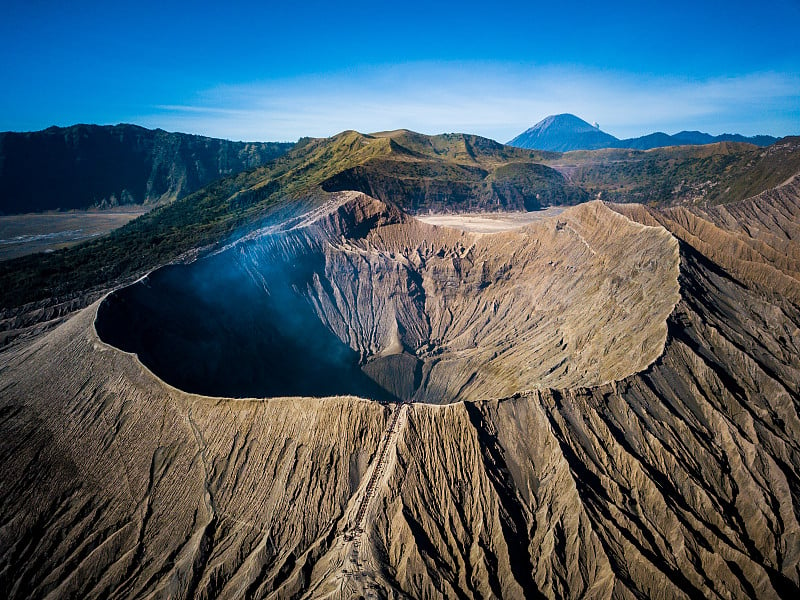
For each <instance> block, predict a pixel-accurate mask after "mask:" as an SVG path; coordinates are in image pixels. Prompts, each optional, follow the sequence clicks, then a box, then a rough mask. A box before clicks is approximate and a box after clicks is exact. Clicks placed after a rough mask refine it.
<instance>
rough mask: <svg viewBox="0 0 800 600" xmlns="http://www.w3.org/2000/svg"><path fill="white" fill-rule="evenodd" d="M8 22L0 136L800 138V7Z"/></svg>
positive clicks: (71, 16)
mask: <svg viewBox="0 0 800 600" xmlns="http://www.w3.org/2000/svg"><path fill="white" fill-rule="evenodd" d="M0 10H1V12H0V15H1V16H0V81H2V93H1V94H0V130H34V129H41V128H44V127H47V126H49V125H53V124H55V125H69V124H73V123H77V122H92V123H119V122H134V123H138V124H141V125H145V126H148V127H162V128H165V129H168V130H173V131H188V132H192V133H201V134H206V135H212V136H217V137H227V138H233V139H251V140H267V139H279V140H294V139H297V138H298V137H300V136H303V135H311V136H325V135H331V134H333V133H336V132H338V131H341V130H343V129H358V130H360V131H376V130H382V129H393V128H398V127H407V128H410V129H415V130H417V131H422V132H424V133H439V132H445V131H468V132H473V133H478V134H481V135H486V136H488V137H492V138H494V139H498V140H500V141H506V140H508V139H509V138H511V137H513V136H514V135H516V134H517V133H519V132H520V131H522V130H523V129H525V128H527V127H529V126H531V125H533V124H534V123H535V122H536V121H538V120H540V119H541V118H543V117H545V116H547V115H548V114H552V113H559V112H573V113H575V114H577V115H578V116H580V117H583V118H585V119H587V120H589V121H598V122H599V123H600V125H601V127H602V128H603V129H604V130H606V131H608V132H609V133H612V134H614V135H617V136H619V137H628V136H634V135H641V134H644V133H649V132H651V131H655V130H662V131H666V132H668V133H674V132H676V131H679V130H682V129H699V130H703V131H708V132H710V133H713V134H718V133H723V132H738V133H744V134H756V133H768V134H772V135H787V134H800V43H799V42H798V37H799V36H798V34H797V31H798V30H799V29H800V0H771V1H770V2H764V3H755V2H752V1H751V2H738V1H732V2H731V1H729V2H718V1H706V2H703V1H702V0H695V1H694V2H683V1H673V2H663V0H662V1H661V2H647V1H641V2H605V3H601V2H571V1H569V0H564V1H561V2H552V3H537V2H526V3H516V2H496V3H493V4H492V3H486V2H481V3H472V2H468V1H462V2H452V3H442V2H433V1H431V0H429V1H427V2H419V1H416V0H407V1H404V2H393V3H378V2H369V3H367V2H363V3H362V2H351V3H346V4H344V3H342V4H339V3H335V2H317V1H307V2H303V3H296V4H291V3H287V2H281V3H270V2H261V3H244V2H236V1H228V2H225V3H221V2H214V3H204V2H202V1H198V2H193V3H180V2H178V3H168V2H163V1H162V2H150V1H148V0H141V1H140V2H137V3H135V4H128V3H114V2H108V1H107V0H106V1H104V2H80V1H77V2H75V3H74V4H69V3H61V2H52V1H49V0H28V1H26V2H19V1H18V0H11V2H10V3H8V2H6V3H4V6H3V8H2V9H0Z"/></svg>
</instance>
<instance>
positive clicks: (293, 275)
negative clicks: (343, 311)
mask: <svg viewBox="0 0 800 600" xmlns="http://www.w3.org/2000/svg"><path fill="white" fill-rule="evenodd" d="M319 260H321V259H319ZM315 268H320V269H321V268H322V265H317V264H315V262H314V257H313V256H311V257H305V259H303V258H301V259H298V260H296V261H294V262H293V263H291V264H289V265H282V266H281V267H280V268H278V267H276V268H275V269H274V270H272V271H271V270H270V269H263V270H262V271H260V272H259V273H258V274H257V276H254V275H253V274H251V273H250V272H249V271H248V270H247V269H244V268H242V265H241V263H240V262H239V261H237V260H236V254H235V253H233V252H225V253H221V254H218V255H215V256H212V257H210V258H207V259H204V260H201V261H197V262H195V263H193V264H191V265H171V266H167V267H164V268H161V269H159V270H157V271H155V272H153V273H151V274H150V275H149V276H148V277H147V278H145V279H143V280H142V281H140V282H137V283H136V284H134V285H131V286H128V287H126V288H123V289H121V290H118V291H116V292H114V293H112V294H111V295H109V296H108V297H107V298H106V300H105V301H103V302H102V303H101V305H100V307H99V309H98V313H97V319H96V322H95V327H96V330H97V333H98V335H99V336H100V338H101V339H102V340H103V341H104V342H106V343H108V344H111V345H113V346H115V347H117V348H119V349H121V350H124V351H126V352H132V353H135V354H137V355H138V357H139V359H140V360H141V361H142V363H143V364H144V365H146V366H147V367H148V368H149V369H150V370H152V371H153V372H154V373H155V374H156V375H157V376H158V377H160V378H161V379H162V380H164V381H166V382H167V383H169V384H171V385H173V386H175V387H177V388H179V389H181V390H184V391H187V392H192V393H197V394H204V395H209V396H225V397H234V398H245V397H279V396H333V395H350V394H352V395H356V396H361V397H365V398H370V399H373V400H378V401H382V402H388V401H397V400H398V398H397V397H396V396H395V395H394V394H393V393H391V392H389V391H387V390H386V389H384V387H381V386H380V385H378V384H377V383H376V382H375V381H374V380H373V379H371V378H370V377H369V376H368V375H367V374H366V373H365V372H364V371H363V370H362V368H361V366H362V365H360V364H359V363H360V357H359V355H358V353H356V352H354V351H353V350H352V349H351V348H350V347H348V346H347V345H345V344H343V343H342V342H341V341H340V340H339V339H338V338H337V337H336V336H335V335H334V334H333V333H332V332H331V331H330V330H329V329H328V328H327V327H325V325H324V324H323V323H322V322H321V321H320V320H319V318H318V317H317V315H316V314H315V313H314V311H313V308H312V307H311V306H310V304H309V302H308V301H307V300H306V299H305V298H304V297H303V296H302V295H301V294H300V293H299V292H298V289H301V287H300V286H303V285H304V282H305V281H306V280H307V278H308V277H309V274H310V273H312V272H313V271H314V270H315Z"/></svg>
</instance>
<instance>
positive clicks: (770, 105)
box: [133, 63, 800, 141]
mask: <svg viewBox="0 0 800 600" xmlns="http://www.w3.org/2000/svg"><path fill="white" fill-rule="evenodd" d="M798 107H800V75H797V74H787V73H776V72H766V73H753V74H749V75H744V76H736V77H725V78H714V79H706V80H690V79H681V78H675V77H668V78H665V77H657V76H651V75H635V74H630V73H619V72H602V71H587V70H585V69H581V68H578V67H570V66H555V67H553V66H550V67H541V66H535V65H511V64H502V63H435V64H434V63H412V64H406V65H392V66H386V67H382V68H378V67H372V68H369V69H363V70H357V71H345V72H339V73H334V74H327V75H324V76H323V75H320V76H305V77H297V78H292V79H285V80H277V81H271V82H256V83H245V84H239V85H226V86H219V87H215V88H213V89H209V90H206V91H204V92H203V93H201V94H199V95H198V96H197V97H196V98H195V99H194V101H193V102H190V103H188V104H184V105H168V106H157V107H154V110H153V112H152V113H150V114H145V115H136V116H134V117H133V118H134V119H135V120H137V122H140V123H142V124H144V125H149V126H158V127H163V128H166V129H172V130H180V131H191V132H196V133H203V134H206V135H212V136H218V137H227V138H232V139H247V140H266V139H270V140H278V139H280V140H293V139H297V138H298V137H300V136H303V135H310V136H328V135H332V134H334V133H336V132H338V131H341V130H344V129H357V130H359V131H363V132H369V131H380V130H386V129H396V128H401V127H405V128H409V129H414V130H416V131H420V132H423V133H441V132H445V131H467V132H472V133H478V134H481V135H485V136H487V137H491V138H494V139H497V140H500V141H506V140H508V139H510V138H511V137H513V136H514V135H516V134H517V133H519V132H520V131H522V130H523V129H525V128H526V127H529V126H530V125H532V124H533V123H535V122H536V121H538V120H539V119H541V118H543V117H545V116H547V115H549V114H553V113H561V112H571V113H574V114H577V115H578V116H580V117H582V118H585V119H587V120H590V121H598V122H599V123H600V125H601V127H602V128H603V129H604V130H606V131H608V132H609V133H612V134H614V135H617V136H619V137H629V136H635V135H641V134H644V133H650V132H652V131H655V130H662V131H666V132H668V133H673V132H675V131H678V130H681V129H701V130H705V131H708V132H709V133H713V134H717V133H723V132H737V133H744V134H756V133H770V134H773V135H786V134H791V133H800V108H798Z"/></svg>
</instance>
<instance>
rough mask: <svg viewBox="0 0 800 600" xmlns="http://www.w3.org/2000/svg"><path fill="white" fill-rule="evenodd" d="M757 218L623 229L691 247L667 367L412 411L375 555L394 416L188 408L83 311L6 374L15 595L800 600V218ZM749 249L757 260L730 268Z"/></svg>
mask: <svg viewBox="0 0 800 600" xmlns="http://www.w3.org/2000/svg"><path fill="white" fill-rule="evenodd" d="M748 202H749V204H748ZM748 202H744V203H742V204H741V205H740V206H738V207H734V208H731V209H729V212H727V213H717V214H711V213H708V214H705V215H700V214H698V213H690V212H685V213H684V212H676V213H674V214H670V213H665V212H659V211H654V210H645V209H642V208H630V209H626V214H627V215H628V217H629V218H633V219H637V220H639V221H642V222H645V223H646V224H652V225H655V224H658V223H663V225H664V226H665V227H666V228H667V229H668V230H670V231H671V232H673V234H674V235H675V236H676V237H677V238H678V239H679V256H680V273H679V277H678V281H679V285H680V300H679V302H678V303H677V304H676V305H675V307H674V308H673V309H672V312H671V313H670V315H669V317H667V318H666V342H665V344H664V345H663V351H661V352H660V355H659V356H658V357H657V359H656V360H655V362H653V363H652V364H649V366H647V365H643V369H644V370H642V371H640V372H637V373H628V374H627V375H625V376H623V377H622V379H620V380H619V381H615V382H610V383H606V384H602V385H596V386H589V387H586V386H584V387H573V388H568V389H541V390H533V391H529V392H524V393H520V394H515V395H514V396H511V397H509V398H506V399H501V400H484V399H475V400H471V401H468V402H462V403H457V404H452V405H448V406H444V407H438V406H432V405H411V406H410V407H406V408H405V409H404V416H403V418H402V419H401V421H400V425H399V430H398V431H396V432H395V433H393V434H392V435H393V437H392V440H393V441H392V445H391V448H392V450H391V452H390V453H389V456H388V458H387V459H386V460H385V461H384V462H383V463H381V467H382V471H381V473H382V474H381V475H380V477H378V478H377V481H378V482H379V485H378V487H377V489H375V490H373V491H372V492H371V495H370V496H368V498H369V500H368V501H367V502H366V507H367V510H366V517H365V520H364V522H365V524H366V528H365V530H364V531H363V533H361V534H359V533H357V532H356V537H355V538H354V537H352V535H353V532H352V519H353V516H354V515H355V514H356V511H357V509H358V506H359V505H360V504H361V503H362V500H363V499H364V498H365V495H364V494H365V487H364V486H365V485H367V481H368V480H372V478H371V476H370V473H371V471H372V469H374V468H376V466H375V464H374V463H370V461H369V457H371V456H372V455H373V453H375V452H376V450H377V449H378V448H379V447H381V444H380V439H381V436H382V434H383V432H384V429H385V428H386V426H387V421H388V418H389V413H388V409H386V408H384V407H382V406H380V405H378V404H377V403H374V402H365V401H362V400H356V399H348V398H338V399H325V400H312V399H303V400H299V399H296V400H269V401H230V400H224V399H211V398H204V397H198V396H191V395H187V394H183V393H181V392H179V391H177V390H175V389H174V388H170V387H169V386H166V385H164V384H162V383H160V382H159V381H158V380H157V379H156V378H155V377H154V376H153V375H152V374H151V373H149V372H148V371H146V370H145V369H143V368H142V367H141V366H140V364H139V363H138V362H137V361H136V360H135V358H134V357H133V356H131V355H127V354H124V353H121V352H119V351H117V350H114V349H113V348H111V347H109V346H107V345H105V344H103V343H102V342H100V341H99V340H98V339H97V336H96V334H95V333H94V331H93V328H92V317H93V314H94V308H90V309H88V310H85V311H83V312H81V313H79V314H78V315H77V316H76V317H74V318H73V319H71V320H70V321H68V322H67V323H66V324H64V325H63V326H61V327H60V328H58V329H56V330H54V331H53V332H51V333H50V334H48V335H47V336H45V337H41V338H39V339H38V340H36V341H34V342H32V343H30V344H28V345H26V346H18V347H15V348H12V349H11V350H10V351H7V352H6V353H4V354H2V355H0V368H2V371H0V386H1V387H0V389H1V390H2V395H1V396H0V397H1V398H2V402H1V403H0V406H2V409H1V412H0V415H2V419H1V420H0V459H2V461H3V464H4V471H3V476H2V479H1V480H0V481H1V482H2V492H3V493H2V494H0V509H2V514H3V515H4V517H3V521H2V522H0V590H2V593H3V594H4V595H5V596H7V597H11V598H16V597H26V598H27V597H44V596H45V595H46V594H47V593H53V594H54V595H58V596H64V595H70V594H72V595H78V596H82V597H106V596H110V595H112V596H116V597H144V596H151V597H188V596H200V597H223V598H233V597H303V596H305V597H331V598H334V597H340V596H342V595H344V596H346V597H347V596H349V597H357V596H358V595H366V594H367V593H368V592H370V593H377V594H378V595H379V596H387V597H398V598H399V597H402V598H419V597H430V598H438V597H465V598H476V597H487V596H495V597H506V598H518V597H553V598H555V597H559V598H560V597H571V598H572V597H574V598H579V597H581V598H583V597H598V598H612V597H613V598H631V597H654V598H675V597H690V598H716V597H719V598H743V597H759V598H772V597H794V596H795V595H796V594H797V593H798V588H800V567H799V565H800V553H799V552H798V548H800V525H799V524H798V519H800V416H799V413H798V409H799V408H800V362H799V361H798V356H800V309H798V304H797V303H796V302H795V301H794V300H793V299H792V297H791V296H789V295H788V292H791V290H792V289H793V288H792V285H793V284H792V281H797V277H796V275H794V273H796V271H797V269H796V268H794V266H793V262H792V261H793V259H791V257H795V256H797V250H796V248H797V241H796V240H797V238H796V235H795V233H793V230H792V228H791V227H790V224H791V223H796V222H797V220H798V218H800V215H798V212H797V193H796V190H794V189H793V188H792V187H791V184H790V186H789V187H784V188H782V189H780V190H777V191H776V193H775V194H768V195H766V196H764V197H761V198H756V199H753V200H751V201H748ZM587 208H588V209H591V208H592V207H587ZM595 210H596V211H598V213H601V212H602V211H607V209H606V208H603V209H602V211H601V209H600V207H596V208H595ZM779 215H783V216H784V217H785V221H780V218H779ZM775 219H778V220H779V221H780V222H785V223H786V225H785V226H781V227H777V228H773V227H772V226H771V225H770V226H769V227H766V225H767V224H768V223H771V222H772V221H774V220H775ZM758 223H761V225H762V226H764V229H769V230H770V232H771V233H770V234H769V235H767V234H766V233H765V232H763V231H762V232H761V233H756V232H755V227H756V224H758ZM685 225H691V227H686V226H685ZM562 232H563V229H562ZM687 232H691V235H690V234H689V233H687ZM748 232H754V233H752V234H750V233H748ZM588 233H590V232H589V231H583V232H581V235H583V236H584V238H587V234H588ZM554 235H555V234H554ZM612 238H613V236H609V239H612ZM587 239H588V238H587ZM375 240H376V242H375V243H376V244H377V242H378V241H380V237H379V236H376V237H375ZM753 240H755V241H753ZM385 241H386V242H387V243H388V240H385ZM730 241H738V242H739V243H741V244H742V247H743V248H745V249H748V248H749V250H746V251H743V252H742V253H740V254H737V255H734V256H731V257H728V258H725V256H726V255H722V254H715V252H714V251H715V249H716V248H717V247H718V245H719V244H726V243H728V242H730ZM762 244H764V245H762ZM770 248H771V249H772V250H769V249H770ZM780 248H784V249H785V251H782V252H785V255H786V256H788V257H789V258H788V259H786V260H785V261H784V262H782V261H781V260H777V258H776V259H774V260H773V259H771V258H770V252H771V251H775V252H776V253H778V250H779V249H780ZM362 250H363V249H362ZM627 251H628V248H627V247H623V246H620V247H619V248H618V253H619V254H624V253H625V252H627ZM776 256H783V255H782V254H779V253H778V254H776ZM782 260H783V259H782ZM724 261H727V262H724ZM764 269H768V270H769V269H771V270H772V271H771V272H773V273H780V274H782V277H785V279H782V278H773V279H770V278H768V277H765V276H763V275H762V271H763V270H764ZM772 281H774V282H777V283H778V284H780V285H781V286H783V287H782V288H781V289H782V290H786V291H787V293H786V294H784V293H782V292H779V291H778V290H775V289H773V288H771V282H772ZM659 335H660V333H659ZM633 357H634V358H635V359H636V360H637V361H638V360H640V357H639V356H637V355H636V354H634V355H633ZM348 536H350V537H348ZM356 541H358V542H359V543H358V544H357V545H356ZM354 559H355V560H354Z"/></svg>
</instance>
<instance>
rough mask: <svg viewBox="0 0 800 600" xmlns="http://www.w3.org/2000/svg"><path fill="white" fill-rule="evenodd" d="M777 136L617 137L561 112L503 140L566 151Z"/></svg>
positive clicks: (763, 142)
mask: <svg viewBox="0 0 800 600" xmlns="http://www.w3.org/2000/svg"><path fill="white" fill-rule="evenodd" d="M778 139H779V138H775V137H772V136H769V135H756V136H751V137H747V136H744V135H740V134H738V133H723V134H721V135H716V136H714V135H711V134H708V133H703V132H701V131H686V130H684V131H680V132H678V133H676V134H674V135H670V134H668V133H664V132H662V131H657V132H654V133H650V134H647V135H643V136H640V137H635V138H626V139H619V138H617V137H615V136H613V135H611V134H609V133H606V132H604V131H602V130H601V129H600V128H599V126H597V127H595V126H594V125H591V124H590V123H588V122H586V121H584V120H583V119H581V118H579V117H576V116H575V115H573V114H570V113H562V114H559V115H550V116H548V117H545V118H544V119H542V120H541V121H539V122H538V123H536V125H534V126H533V127H530V128H529V129H526V130H525V131H523V132H522V133H521V134H519V135H518V136H516V137H515V138H513V139H512V140H510V141H509V142H507V143H508V145H509V146H516V147H517V148H528V149H532V150H549V151H555V152H569V151H572V150H600V149H604V148H630V149H634V150H651V149H653V148H663V147H666V146H684V145H705V144H714V143H717V142H744V143H749V144H753V145H756V146H762V147H763V146H769V145H771V144H774V143H775V142H776V141H778Z"/></svg>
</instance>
